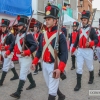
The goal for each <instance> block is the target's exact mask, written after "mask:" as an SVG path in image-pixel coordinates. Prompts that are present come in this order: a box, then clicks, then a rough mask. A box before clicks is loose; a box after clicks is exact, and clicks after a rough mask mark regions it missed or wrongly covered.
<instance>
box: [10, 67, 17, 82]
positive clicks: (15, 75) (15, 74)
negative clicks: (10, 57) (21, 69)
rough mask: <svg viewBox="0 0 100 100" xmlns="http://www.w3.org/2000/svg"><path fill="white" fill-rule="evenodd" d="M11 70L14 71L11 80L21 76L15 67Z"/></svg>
mask: <svg viewBox="0 0 100 100" xmlns="http://www.w3.org/2000/svg"><path fill="white" fill-rule="evenodd" d="M11 71H12V72H13V74H14V76H13V77H12V78H11V79H10V80H11V81H12V80H16V79H19V76H18V74H17V72H16V70H15V67H14V68H12V69H11Z"/></svg>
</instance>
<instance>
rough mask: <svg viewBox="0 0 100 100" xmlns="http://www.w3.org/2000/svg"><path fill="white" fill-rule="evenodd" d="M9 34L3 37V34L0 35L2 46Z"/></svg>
mask: <svg viewBox="0 0 100 100" xmlns="http://www.w3.org/2000/svg"><path fill="white" fill-rule="evenodd" d="M10 34H11V33H9V34H8V35H5V36H3V34H2V35H1V43H2V44H3V43H4V41H5V38H6V37H7V36H9V35H10Z"/></svg>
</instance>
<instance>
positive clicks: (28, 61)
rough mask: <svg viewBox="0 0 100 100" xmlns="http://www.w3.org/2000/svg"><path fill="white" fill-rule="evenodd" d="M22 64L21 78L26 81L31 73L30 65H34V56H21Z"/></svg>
mask: <svg viewBox="0 0 100 100" xmlns="http://www.w3.org/2000/svg"><path fill="white" fill-rule="evenodd" d="M19 65H20V67H21V68H20V77H19V79H20V80H24V81H26V79H27V75H28V74H29V73H30V67H31V66H32V58H31V57H27V56H26V57H21V58H19Z"/></svg>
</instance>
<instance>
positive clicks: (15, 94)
mask: <svg viewBox="0 0 100 100" xmlns="http://www.w3.org/2000/svg"><path fill="white" fill-rule="evenodd" d="M24 84H25V81H23V80H20V81H19V85H18V88H17V91H16V92H15V93H12V94H11V95H10V96H11V97H14V98H17V99H19V98H20V95H21V92H22V91H23V90H22V89H23V86H24Z"/></svg>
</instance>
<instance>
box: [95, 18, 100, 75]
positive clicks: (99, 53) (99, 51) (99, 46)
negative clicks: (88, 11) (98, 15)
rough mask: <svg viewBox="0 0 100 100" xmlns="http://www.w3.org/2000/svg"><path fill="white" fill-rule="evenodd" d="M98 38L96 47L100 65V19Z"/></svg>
mask: <svg viewBox="0 0 100 100" xmlns="http://www.w3.org/2000/svg"><path fill="white" fill-rule="evenodd" d="M97 36H98V40H99V42H98V44H97V45H96V50H97V57H98V61H99V63H100V19H99V29H98V30H97ZM98 75H99V76H100V69H99V73H98Z"/></svg>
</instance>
